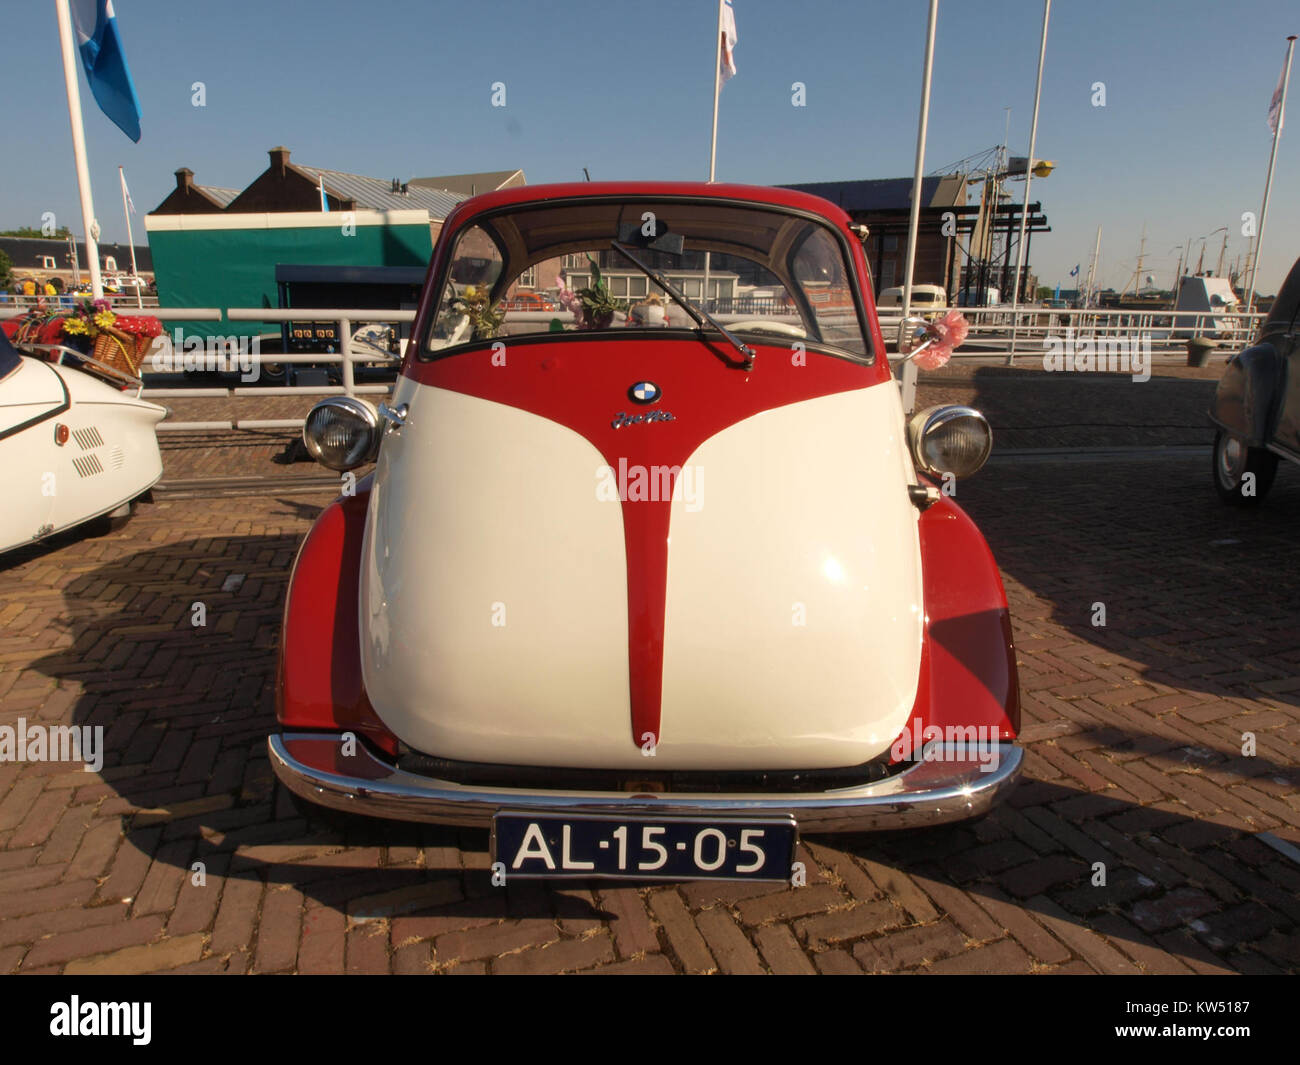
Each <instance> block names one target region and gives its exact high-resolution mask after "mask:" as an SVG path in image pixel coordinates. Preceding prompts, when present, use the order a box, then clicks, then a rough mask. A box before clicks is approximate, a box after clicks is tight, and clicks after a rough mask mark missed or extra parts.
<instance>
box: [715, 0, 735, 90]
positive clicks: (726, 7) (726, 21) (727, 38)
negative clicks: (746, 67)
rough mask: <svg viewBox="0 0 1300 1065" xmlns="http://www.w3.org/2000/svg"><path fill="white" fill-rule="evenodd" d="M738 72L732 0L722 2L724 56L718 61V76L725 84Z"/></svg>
mask: <svg viewBox="0 0 1300 1065" xmlns="http://www.w3.org/2000/svg"><path fill="white" fill-rule="evenodd" d="M735 73H736V12H735V11H734V10H733V9H732V7H731V0H723V4H722V58H721V60H720V61H719V63H718V77H720V78H721V79H722V83H723V84H724V85H725V84H726V83H727V80H728V79H729V78H732V77H734V76H735Z"/></svg>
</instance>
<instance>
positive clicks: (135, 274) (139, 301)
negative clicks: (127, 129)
mask: <svg viewBox="0 0 1300 1065" xmlns="http://www.w3.org/2000/svg"><path fill="white" fill-rule="evenodd" d="M117 176H118V178H119V179H120V180H121V182H122V213H123V214H124V215H126V246H127V247H128V248H130V249H131V278H132V280H134V281H135V283H136V284H135V305H136V306H137V307H141V308H143V307H144V296H143V294H142V293H141V292H140V271H139V270H137V269H136V266H135V238H134V237H132V236H131V209H130V207H129V206H128V202H127V201H128V199H129V197H128V196H127V194H126V174H124V173H123V172H122V168H121V167H120V166H119V167H118V168H117Z"/></svg>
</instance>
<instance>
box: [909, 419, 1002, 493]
mask: <svg viewBox="0 0 1300 1065" xmlns="http://www.w3.org/2000/svg"><path fill="white" fill-rule="evenodd" d="M908 436H910V437H911V441H912V454H913V456H914V457H915V458H916V464H917V465H918V466H920V467H921V469H923V470H925V471H926V472H927V473H935V474H944V473H950V474H952V475H953V476H954V477H969V476H970V475H971V474H972V473H975V472H976V471H978V470H979V468H980V467H981V466H983V465H984V463H985V462H986V461H987V460H988V457H989V452H990V451H992V450H993V430H992V429H991V428H989V423H988V420H987V419H986V418H985V417H984V415H982V414H981V413H980V412H979V411H977V410H975V409H974V408H972V407H931V408H929V409H928V410H923V411H921V413H920V414H917V415H916V416H915V417H913V418H912V421H911V423H910V424H909V425H908Z"/></svg>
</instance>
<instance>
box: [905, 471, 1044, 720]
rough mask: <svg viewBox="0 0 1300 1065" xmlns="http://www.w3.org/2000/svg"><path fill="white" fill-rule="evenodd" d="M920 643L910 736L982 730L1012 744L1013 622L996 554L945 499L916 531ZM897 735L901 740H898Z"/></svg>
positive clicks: (1016, 701) (1015, 696)
mask: <svg viewBox="0 0 1300 1065" xmlns="http://www.w3.org/2000/svg"><path fill="white" fill-rule="evenodd" d="M919 531H920V540H921V569H922V573H923V582H924V592H925V636H924V643H923V645H922V648H921V675H920V682H919V684H918V686H917V693H916V705H915V707H914V708H913V713H912V720H910V721H909V722H908V724H907V726H906V727H907V728H908V729H911V730H912V732H913V735H914V736H915V735H916V732H917V721H916V719H918V718H919V719H920V727H921V728H926V727H929V726H931V725H934V726H937V727H938V728H940V729H946V728H947V726H950V725H952V726H971V725H974V726H976V727H979V726H984V727H985V728H986V729H987V730H989V731H988V732H986V733H985V734H986V735H991V734H992V732H993V730H996V734H997V735H998V736H999V738H1001V739H1004V740H1013V739H1015V738H1016V735H1017V733H1018V732H1019V731H1020V681H1019V675H1018V673H1017V670H1016V649H1015V645H1014V643H1013V642H1012V636H1011V615H1010V613H1009V612H1008V610H1007V594H1006V591H1005V590H1004V589H1003V587H1002V578H1001V576H1000V575H999V574H998V567H997V562H996V561H994V558H993V552H992V551H990V550H989V545H988V544H987V543H986V542H985V540H984V537H983V536H982V535H981V534H980V531H979V529H977V528H976V527H975V523H974V522H973V521H971V520H970V518H969V517H968V516H967V515H966V512H965V511H964V510H962V509H961V508H960V507H959V506H957V504H956V503H954V502H953V501H952V500H951V499H950V498H948V497H947V496H945V497H943V498H942V499H940V501H939V502H937V503H935V504H934V505H933V506H931V507H929V508H928V509H927V510H926V511H925V512H924V513H922V515H921V520H920V523H919ZM900 735H901V734H900Z"/></svg>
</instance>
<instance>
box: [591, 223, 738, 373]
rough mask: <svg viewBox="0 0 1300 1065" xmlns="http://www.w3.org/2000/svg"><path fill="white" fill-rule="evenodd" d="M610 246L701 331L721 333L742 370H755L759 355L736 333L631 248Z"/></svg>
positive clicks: (617, 245)
mask: <svg viewBox="0 0 1300 1065" xmlns="http://www.w3.org/2000/svg"><path fill="white" fill-rule="evenodd" d="M609 246H610V247H611V248H613V249H614V250H615V251H616V252H618V253H619V254H620V255H622V256H623V257H624V258H625V259H627V260H628V262H630V263H631V264H632V265H633V266H635V267H636V268H637V269H638V270H640V271H641V272H642V273H643V274H645V276H646V277H648V278H649V279H650V280H651V281H653V282H654V283H655V284H656V285H658V286H659V287H660V288H661V289H663V290H664V291H665V292H666V293H668V295H669V296H671V297H672V298H673V299H674V300H675V301H676V302H677V304H678V306H680V307H681V309H682V310H684V311H685V312H686V313H687V314H689V315H690V316H691V318H692V319H694V321H695V324H696V325H698V326H699V327H700V328H701V329H703V328H704V325H705V323H708V324H709V325H711V326H712V327H713V328H714V329H716V330H717V331H718V332H719V333H721V334H722V335H723V336H724V337H725V338H726V339H727V343H729V344H730V345H731V346H732V347H733V348H735V349H736V350H737V351H738V352H740V355H741V358H743V359H744V362H743V363H742V364H741V368H742V369H745V370H752V369H753V368H754V356H755V355H756V354H757V352H756V351H755V350H754V349H753V348H751V347H750V346H749V345H748V344H746V343H744V342H743V341H742V340H739V339H738V338H737V337H736V335H735V334H734V333H732V332H731V331H730V330H729V329H727V328H726V326H724V325H723V324H722V323H721V322H719V321H718V320H717V319H716V318H714V317H713V315H711V314H710V313H709V312H708V311H706V310H705V309H704V308H703V307H697V306H695V304H694V303H692V302H691V300H690V297H688V296H686V295H685V294H684V293H682V292H680V291H678V289H677V286H676V285H674V284H673V283H672V282H671V281H669V280H668V278H666V277H664V275H663V274H661V273H660V272H659V271H658V270H656V269H654V268H653V267H651V266H646V264H645V263H643V262H642V261H641V260H640V259H638V258H637V257H636V256H635V255H633V254H632V252H631V250H630V249H629V248H627V247H626V246H624V245H622V244H620V243H619V242H618V241H616V240H611V241H610V242H609Z"/></svg>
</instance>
